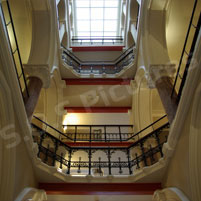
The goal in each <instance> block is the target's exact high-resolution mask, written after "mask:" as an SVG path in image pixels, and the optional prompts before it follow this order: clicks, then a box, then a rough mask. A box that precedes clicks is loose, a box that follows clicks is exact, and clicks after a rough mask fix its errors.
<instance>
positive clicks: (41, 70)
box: [23, 64, 51, 88]
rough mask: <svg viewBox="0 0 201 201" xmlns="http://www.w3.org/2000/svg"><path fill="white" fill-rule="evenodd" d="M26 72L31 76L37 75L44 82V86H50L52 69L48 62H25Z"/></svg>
mask: <svg viewBox="0 0 201 201" xmlns="http://www.w3.org/2000/svg"><path fill="white" fill-rule="evenodd" d="M23 66H24V72H25V73H26V74H28V75H29V76H31V77H37V78H39V79H40V80H41V81H42V82H43V88H49V86H50V82H51V81H50V70H49V66H48V65H47V64H41V65H40V64H37V65H36V64H33V65H32V64H24V65H23Z"/></svg>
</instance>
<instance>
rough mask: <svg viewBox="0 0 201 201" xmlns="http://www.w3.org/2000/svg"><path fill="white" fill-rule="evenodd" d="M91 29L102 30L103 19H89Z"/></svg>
mask: <svg viewBox="0 0 201 201" xmlns="http://www.w3.org/2000/svg"><path fill="white" fill-rule="evenodd" d="M97 25H98V26H97ZM91 31H103V21H102V20H92V21H91Z"/></svg>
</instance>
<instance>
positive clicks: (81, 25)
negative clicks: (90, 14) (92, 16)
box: [77, 21, 90, 32]
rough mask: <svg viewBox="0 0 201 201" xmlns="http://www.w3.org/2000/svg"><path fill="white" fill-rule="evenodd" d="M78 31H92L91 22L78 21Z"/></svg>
mask: <svg viewBox="0 0 201 201" xmlns="http://www.w3.org/2000/svg"><path fill="white" fill-rule="evenodd" d="M77 30H78V32H80V31H89V30H90V21H77Z"/></svg>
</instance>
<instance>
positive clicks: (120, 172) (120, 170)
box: [118, 157, 123, 174]
mask: <svg viewBox="0 0 201 201" xmlns="http://www.w3.org/2000/svg"><path fill="white" fill-rule="evenodd" d="M118 160H119V174H122V173H123V171H122V168H121V158H120V157H119V158H118Z"/></svg>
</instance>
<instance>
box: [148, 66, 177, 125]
mask: <svg viewBox="0 0 201 201" xmlns="http://www.w3.org/2000/svg"><path fill="white" fill-rule="evenodd" d="M175 72H176V70H175V65H171V64H170V65H158V66H156V65H155V66H151V67H150V75H149V76H150V81H151V85H152V87H156V88H157V90H158V94H159V96H160V98H161V102H162V104H163V107H164V109H165V111H166V114H167V117H168V120H169V123H170V124H171V123H172V121H173V120H174V117H175V114H176V111H177V106H178V104H177V93H176V91H174V92H173V95H172V97H171V94H172V90H173V82H172V78H173V77H174V74H175Z"/></svg>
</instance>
